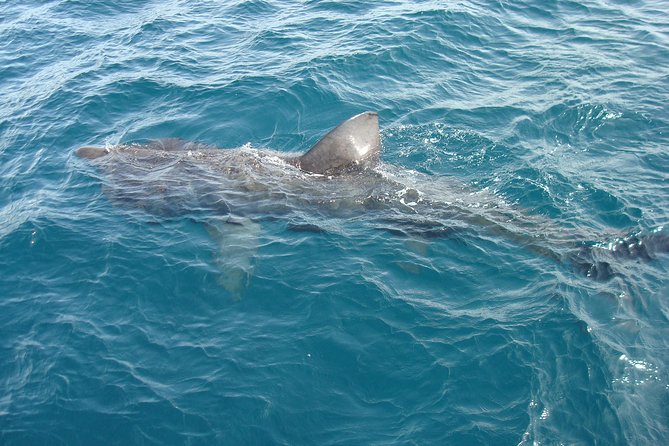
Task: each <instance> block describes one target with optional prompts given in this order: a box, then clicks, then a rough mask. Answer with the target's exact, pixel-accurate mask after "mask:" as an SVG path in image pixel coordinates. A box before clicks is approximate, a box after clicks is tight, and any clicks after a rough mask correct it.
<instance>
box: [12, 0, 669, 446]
mask: <svg viewBox="0 0 669 446" xmlns="http://www.w3.org/2000/svg"><path fill="white" fill-rule="evenodd" d="M668 104H669V4H668V3H667V2H666V1H664V0H649V1H644V0H639V1H635V0H607V1H604V0H592V1H591V0H577V1H568V0H549V1H543V0H521V1H485V0H479V1H454V2H445V1H443V2H442V1H373V0H372V1H364V2H356V1H306V0H304V1H289V0H285V1H282V0H267V1H262V0H250V1H224V2H223V1H221V2H214V1H194V0H160V1H158V0H155V1H146V0H132V1H129V0H113V1H112V0H101V1H84V0H53V1H36V0H23V1H10V0H0V179H1V181H2V183H1V188H0V444H2V445H7V446H9V445H93V444H100V445H101V444H105V445H116V444H120V445H129V444H140V445H166V444H175V445H177V444H184V445H199V444H207V445H209V444H225V445H242V444H248V445H265V444H267V445H271V444H281V445H302V444H305V445H307V444H314V445H335V444H336V445H432V444H434V445H437V444H438V445H451V444H452V445H479V444H490V445H534V444H537V445H559V444H564V445H573V444H583V445H586V444H587V445H589V444H598V445H630V444H633V445H660V444H669V280H668V278H669V255H667V254H666V253H656V254H655V255H653V256H652V258H651V259H634V258H632V259H623V258H621V259H616V258H612V259H610V264H611V268H612V269H613V271H614V272H615V273H614V274H612V275H610V277H606V278H603V279H602V280H594V278H592V277H590V278H589V277H586V276H585V275H583V274H579V273H578V272H577V271H575V269H574V268H572V267H571V266H570V265H569V264H568V262H567V263H561V262H555V261H553V260H552V259H551V258H549V257H550V256H549V257H546V256H542V255H540V252H539V251H540V250H539V249H536V246H535V249H528V247H527V244H526V243H523V242H522V241H521V240H526V239H528V237H534V236H535V234H534V233H533V232H534V230H536V232H537V234H536V237H537V240H540V241H538V242H537V244H540V245H541V246H544V245H546V249H547V250H548V251H550V250H558V249H566V248H564V247H565V246H567V244H566V241H569V240H572V241H573V243H574V246H581V247H583V246H586V247H598V248H597V249H600V250H603V251H606V249H607V246H609V247H610V246H613V245H612V244H615V243H616V242H617V241H618V240H620V239H621V238H623V237H627V236H630V235H635V234H651V233H657V232H662V231H667V228H666V227H665V225H669V211H668V209H669V105H668ZM365 110H371V111H377V112H378V113H379V118H380V126H381V138H382V154H381V159H382V162H383V165H384V166H389V167H388V168H390V167H392V168H393V169H396V170H400V171H402V172H404V174H405V175H406V178H408V179H411V178H412V177H414V176H415V177H416V178H418V177H420V178H428V181H423V183H421V184H422V186H421V187H422V188H423V189H424V190H422V191H421V193H423V192H425V193H432V194H442V196H450V197H451V198H453V196H454V195H456V196H457V195H461V196H462V197H467V200H466V203H467V204H466V205H464V204H460V205H459V206H461V207H471V208H472V209H475V208H476V207H477V205H478V204H479V197H480V204H481V206H482V207H491V206H493V207H494V206H505V207H506V208H508V209H513V211H512V212H513V215H516V216H523V217H522V218H526V219H528V221H540V222H541V224H537V225H536V228H533V227H532V225H529V227H528V225H525V226H523V228H522V231H525V232H524V233H520V232H522V231H521V228H520V227H514V228H513V230H512V231H511V232H512V233H514V234H516V233H518V236H517V237H515V236H513V237H511V238H509V237H507V236H506V235H508V233H507V232H504V231H497V232H495V231H492V232H491V231H488V230H486V228H478V227H477V225H475V224H466V226H468V227H467V228H466V230H465V231H464V232H462V233H460V234H459V235H458V234H457V233H456V235H455V236H449V235H448V233H446V234H444V235H442V236H435V235H434V234H431V233H426V234H420V232H418V233H416V232H410V233H406V234H401V233H399V234H398V233H397V231H385V230H383V228H381V229H379V228H375V227H374V225H373V224H371V223H370V224H367V223H368V222H367V221H366V216H365V215H364V214H363V215H358V216H355V218H350V217H347V218H344V217H341V216H338V215H332V214H328V213H320V212H312V213H309V212H310V211H309V209H305V210H304V213H305V217H304V221H301V222H298V223H300V224H296V225H292V226H291V224H292V223H293V222H292V220H291V221H288V222H286V221H285V220H284V217H282V216H280V215H279V216H274V218H267V219H265V220H263V221H260V222H258V223H257V225H258V227H259V232H258V233H257V250H256V252H255V254H254V255H253V257H252V258H251V259H250V261H251V262H252V267H253V273H252V275H251V276H250V278H249V280H248V283H245V284H244V288H243V292H241V293H239V294H238V295H236V294H233V293H230V292H228V291H227V290H226V288H225V287H223V286H222V285H221V281H220V276H221V273H222V271H221V270H220V265H219V261H218V260H220V256H223V257H225V256H226V255H229V257H231V258H230V259H228V260H229V261H233V262H234V261H237V259H236V258H235V257H234V252H226V250H225V246H223V249H222V252H220V249H221V247H220V246H219V244H218V243H217V241H216V239H215V237H212V235H211V231H208V230H207V229H206V228H205V227H204V226H203V225H202V224H200V223H199V222H198V221H195V220H193V219H189V218H174V217H172V218H161V217H160V216H150V217H149V216H145V215H143V214H142V212H141V211H138V210H137V209H129V208H125V207H124V206H123V204H122V203H117V202H114V201H113V200H110V198H109V195H108V194H106V193H105V184H106V181H107V180H106V179H105V176H104V175H103V173H102V172H101V171H100V170H99V169H96V168H95V166H93V165H92V164H91V163H89V162H88V160H83V159H80V158H78V157H76V156H74V151H75V150H76V149H77V148H78V147H81V146H84V145H98V146H107V147H111V146H114V145H115V144H118V143H130V142H141V141H148V140H152V139H156V138H163V137H175V138H182V139H184V140H192V141H199V142H202V143H206V144H211V145H215V146H217V147H220V148H221V150H230V149H234V148H238V147H242V146H243V147H245V150H255V149H265V148H268V149H272V150H275V151H278V152H280V153H285V154H287V155H294V154H299V153H302V152H304V151H306V150H307V149H308V148H309V147H310V146H311V145H313V144H314V143H315V142H316V141H318V139H319V138H320V137H321V136H323V135H324V134H325V133H326V132H327V131H328V130H329V129H331V128H333V127H334V126H336V125H337V124H338V123H339V122H341V121H343V120H345V119H346V118H348V117H350V116H352V115H355V114H357V113H360V112H363V111H365ZM381 169H383V167H381ZM445 185H451V186H445ZM451 187H452V188H453V189H452V190H451V189H450V188H451ZM447 189H448V190H447ZM449 190H450V192H449ZM454 190H455V191H457V192H454ZM335 192H336V191H335ZM456 198H457V197H456ZM297 211H299V210H296V212H297ZM472 212H474V211H472ZM296 215H297V214H296ZM268 217H271V216H268ZM290 218H297V217H295V216H293V217H290ZM518 218H521V217H518ZM305 221H306V222H308V224H301V223H304V222H305ZM497 223H498V224H500V225H504V224H505V222H501V221H500V222H497ZM291 227H292V228H293V229H297V230H291V229H290V228H291ZM546 227H550V228H551V229H550V230H548V231H547V230H545V228H546ZM300 229H301V230H300ZM557 235H559V238H560V240H561V241H560V243H559V246H558V245H555V246H551V240H552V239H553V238H556V237H557ZM593 249H594V248H593ZM233 251H234V250H233ZM217 259H218V260H217ZM247 260H248V259H247ZM239 261H244V259H240V260H239Z"/></svg>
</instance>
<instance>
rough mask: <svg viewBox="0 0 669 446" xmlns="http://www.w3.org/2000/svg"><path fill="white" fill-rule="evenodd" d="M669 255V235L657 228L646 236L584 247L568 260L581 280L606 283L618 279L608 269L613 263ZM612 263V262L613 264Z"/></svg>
mask: <svg viewBox="0 0 669 446" xmlns="http://www.w3.org/2000/svg"><path fill="white" fill-rule="evenodd" d="M668 252H669V232H667V231H666V230H663V228H659V229H657V230H655V231H652V232H651V233H648V234H633V235H630V236H627V237H625V238H621V239H618V240H616V241H614V242H612V243H609V244H605V245H601V244H597V245H586V246H581V248H580V249H579V250H578V251H577V252H574V253H573V254H572V255H571V256H570V259H569V260H570V261H571V263H572V266H573V267H574V270H575V271H576V272H578V273H580V274H581V275H583V276H586V277H589V278H592V279H595V280H598V281H606V280H608V279H610V278H611V277H613V276H615V275H617V273H616V272H615V271H614V269H613V267H612V266H611V261H614V260H640V261H643V262H647V261H650V260H653V259H654V258H655V257H656V256H657V254H662V253H668ZM614 263H615V262H614Z"/></svg>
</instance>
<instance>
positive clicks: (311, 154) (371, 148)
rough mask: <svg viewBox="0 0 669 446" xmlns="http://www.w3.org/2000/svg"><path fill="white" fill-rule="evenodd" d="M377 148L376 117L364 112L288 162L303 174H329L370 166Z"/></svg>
mask: <svg viewBox="0 0 669 446" xmlns="http://www.w3.org/2000/svg"><path fill="white" fill-rule="evenodd" d="M380 148H381V137H380V136H379V115H378V114H377V113H374V112H369V111H368V112H364V113H360V114H359V115H355V116H353V117H352V118H349V119H347V120H346V121H344V122H342V123H341V124H339V125H338V126H337V127H335V128H334V129H332V130H331V131H330V132H329V133H328V134H327V135H325V136H324V137H323V138H322V139H321V140H320V141H318V142H317V143H316V145H315V146H313V147H312V148H311V149H309V151H307V152H306V153H305V154H304V155H302V156H300V157H297V158H294V159H293V160H292V161H293V162H294V164H295V165H297V166H298V167H299V168H300V169H302V170H304V171H305V172H310V173H317V174H325V175H331V174H337V173H340V172H347V171H350V170H352V169H358V168H364V167H367V166H370V165H373V164H374V163H376V162H377V161H378V160H379V151H380Z"/></svg>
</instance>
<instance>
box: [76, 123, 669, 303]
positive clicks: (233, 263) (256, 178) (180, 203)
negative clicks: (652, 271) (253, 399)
mask: <svg viewBox="0 0 669 446" xmlns="http://www.w3.org/2000/svg"><path fill="white" fill-rule="evenodd" d="M380 151H381V138H380V134H379V117H378V114H377V113H374V112H369V111H367V112H364V113H360V114H358V115H356V116H353V117H351V118H349V119H347V120H346V121H344V122H343V123H341V124H340V125H338V126H337V127H335V128H334V129H333V130H331V131H330V132H329V133H327V134H326V135H325V136H324V137H323V138H322V139H321V140H320V141H318V142H317V143H316V145H314V146H313V147H312V148H311V149H309V150H308V151H307V152H305V153H304V154H302V155H294V154H286V153H280V152H274V151H271V150H258V149H254V148H251V147H248V146H244V147H241V148H237V149H219V148H216V147H213V146H210V145H207V144H202V143H198V142H188V141H184V140H180V139H161V140H156V141H152V142H149V143H147V144H120V145H117V146H113V147H81V148H79V149H78V150H77V151H76V152H75V153H76V155H77V156H79V157H81V158H86V159H88V160H90V161H91V162H92V163H94V164H95V165H97V167H98V168H99V169H101V171H102V172H103V173H104V176H105V178H106V181H105V182H104V190H105V194H106V195H107V196H108V197H109V199H110V200H111V201H112V202H113V203H118V204H120V205H122V206H126V207H128V206H130V207H134V208H137V209H141V210H143V211H145V212H147V213H148V214H150V215H154V216H157V217H162V218H167V217H188V218H192V219H195V220H197V221H201V222H203V223H204V224H205V225H206V227H207V230H208V232H209V233H210V234H211V235H212V237H213V238H214V239H215V240H216V241H217V242H218V244H219V247H220V253H219V255H218V257H217V265H218V267H219V268H220V271H221V276H220V280H219V282H220V283H221V284H222V285H223V286H224V288H225V289H227V290H228V291H229V292H231V293H233V294H235V295H239V294H240V293H241V292H242V290H243V289H244V287H245V285H246V284H247V282H248V280H249V278H250V277H251V275H252V271H253V256H254V254H255V252H256V250H257V246H258V241H257V239H258V234H259V232H260V229H261V224H262V222H263V221H265V220H271V219H277V218H285V219H286V220H287V221H289V222H290V223H289V224H288V227H289V228H290V229H294V230H306V231H320V230H322V228H320V227H319V226H318V224H314V223H313V222H312V221H310V220H306V221H305V220H304V219H300V216H302V215H304V214H305V213H306V214H311V215H316V216H317V217H320V216H323V217H326V218H340V219H345V218H349V217H355V216H359V215H361V214H363V213H364V215H369V217H370V220H372V221H374V222H375V223H374V225H375V227H378V228H379V229H384V230H387V231H389V232H391V233H394V234H397V235H404V236H410V237H418V238H421V239H428V238H431V237H442V236H446V237H448V236H451V235H452V234H460V233H462V232H466V231H467V228H468V227H469V226H475V227H477V228H484V229H485V230H488V231H490V232H491V233H493V234H497V235H502V236H504V237H505V238H507V239H509V240H511V241H512V242H515V243H517V244H518V245H519V246H521V247H523V248H525V249H529V250H530V251H532V252H535V253H537V254H539V255H542V256H544V257H548V258H550V259H554V260H556V261H558V262H560V263H564V262H565V261H568V262H569V263H571V264H572V265H573V266H574V269H575V270H576V271H577V272H579V273H581V274H583V275H585V276H588V277H592V278H595V279H600V280H605V279H608V278H609V277H611V276H612V275H613V274H615V273H614V271H613V270H612V267H611V265H610V262H609V261H610V260H611V259H613V258H616V257H630V258H638V259H639V258H640V259H644V260H647V259H650V258H652V257H653V256H654V255H655V253H657V252H664V251H667V250H669V235H668V234H666V233H665V232H663V231H655V232H653V233H652V234H648V235H645V236H643V237H641V236H638V235H632V236H630V237H627V238H623V239H619V240H617V241H616V243H614V244H612V245H610V246H608V247H600V248H602V249H599V251H604V252H605V254H597V251H598V250H597V249H595V248H597V246H590V245H585V244H581V245H578V244H577V243H574V241H573V240H571V241H568V243H569V249H568V250H566V251H565V250H564V249H561V246H563V245H564V244H563V245H558V244H556V242H555V241H554V240H550V238H551V236H550V235H548V234H554V238H560V236H559V235H558V234H559V233H560V231H546V230H544V228H545V227H546V226H547V223H546V222H545V221H544V220H542V219H541V218H539V217H532V216H527V215H525V214H523V213H521V212H518V210H515V209H513V208H512V207H508V206H504V205H502V204H501V203H500V202H499V200H487V201H486V200H484V202H485V204H484V205H483V206H481V197H480V196H475V197H474V198H472V199H468V198H466V197H468V196H471V194H469V193H462V191H452V192H451V193H450V194H444V193H443V192H444V190H443V189H444V188H439V187H436V186H435V178H434V177H433V176H429V175H424V174H420V173H418V172H414V171H410V170H405V169H401V168H399V167H396V166H392V165H389V164H386V163H383V162H382V161H381V160H380ZM435 189H436V190H435ZM468 200H469V201H468ZM316 220H317V221H318V218H317V219H316ZM565 252H567V254H565Z"/></svg>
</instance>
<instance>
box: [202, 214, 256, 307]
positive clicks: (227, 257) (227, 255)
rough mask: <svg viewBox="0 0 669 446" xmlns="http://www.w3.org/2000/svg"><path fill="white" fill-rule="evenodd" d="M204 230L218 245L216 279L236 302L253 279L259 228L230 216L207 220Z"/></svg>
mask: <svg viewBox="0 0 669 446" xmlns="http://www.w3.org/2000/svg"><path fill="white" fill-rule="evenodd" d="M205 228H206V229H207V232H208V233H209V235H210V236H211V237H212V238H213V239H214V240H215V241H216V244H217V245H218V251H217V253H216V257H215V262H216V267H217V268H218V270H219V273H218V277H217V278H216V280H217V282H218V283H219V284H220V285H221V286H222V287H223V288H225V290H226V291H228V292H230V293H231V294H232V295H233V297H235V298H237V299H239V298H241V296H242V293H243V291H244V289H245V288H246V287H247V286H248V284H249V282H250V280H251V277H252V276H253V269H254V257H255V254H256V252H257V250H258V237H259V235H260V225H259V224H258V223H255V222H253V221H251V220H250V219H248V218H238V217H230V218H227V219H223V220H216V221H208V222H207V223H205Z"/></svg>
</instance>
